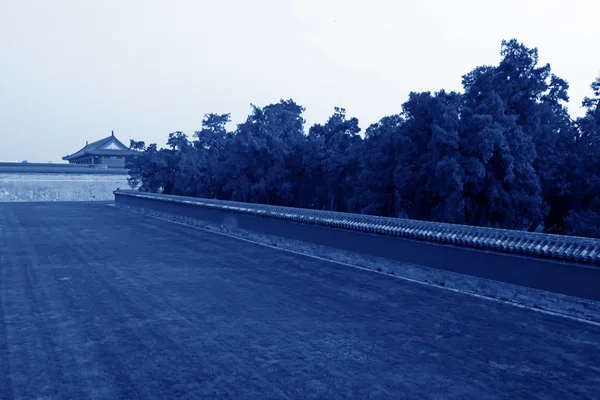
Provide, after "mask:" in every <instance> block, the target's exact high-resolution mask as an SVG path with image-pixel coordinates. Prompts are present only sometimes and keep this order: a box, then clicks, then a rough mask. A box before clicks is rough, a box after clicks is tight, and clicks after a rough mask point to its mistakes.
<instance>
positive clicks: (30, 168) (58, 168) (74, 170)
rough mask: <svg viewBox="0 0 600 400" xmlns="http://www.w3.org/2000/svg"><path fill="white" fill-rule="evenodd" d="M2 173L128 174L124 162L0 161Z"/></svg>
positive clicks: (0, 171)
mask: <svg viewBox="0 0 600 400" xmlns="http://www.w3.org/2000/svg"><path fill="white" fill-rule="evenodd" d="M0 173H15V174H19V173H27V174H39V173H49V174H100V175H127V174H128V173H127V170H126V169H125V168H123V163H122V162H121V163H120V164H119V165H109V166H107V165H82V164H67V163H57V164H53V163H14V162H0Z"/></svg>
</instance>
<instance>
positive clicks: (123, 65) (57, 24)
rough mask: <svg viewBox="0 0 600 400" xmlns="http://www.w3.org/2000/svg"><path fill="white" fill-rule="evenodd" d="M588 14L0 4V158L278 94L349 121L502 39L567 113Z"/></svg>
mask: <svg viewBox="0 0 600 400" xmlns="http://www.w3.org/2000/svg"><path fill="white" fill-rule="evenodd" d="M598 15H600V1H598V0H571V1H567V0H565V1H562V0H504V1H493V2H492V1H485V0H452V1H445V0H421V1H400V0H396V1H393V0H385V1H383V0H345V1H344V0H252V1H244V0H214V1H206V0H204V1H203V0H195V1H194V0H162V1H158V0H143V1H142V0H139V1H138V0H135V1H134V0H103V1H100V0H98V1H91V0H70V1H69V0H37V1H33V0H0V160H16V161H20V160H24V159H27V160H29V161H40V162H45V161H60V159H61V157H62V156H63V155H66V154H68V153H72V152H74V151H76V150H78V149H79V148H80V147H82V146H83V145H84V144H85V141H86V140H89V141H93V140H97V139H101V138H103V137H105V136H108V135H110V131H111V130H112V129H114V130H115V133H116V136H117V137H118V138H119V139H121V140H122V141H123V142H125V143H126V144H128V142H129V139H130V138H135V139H137V140H144V141H146V143H152V142H156V143H158V144H159V145H160V146H162V145H164V144H165V142H166V139H167V135H168V133H169V132H172V131H176V130H181V131H184V132H186V133H189V134H191V133H193V131H194V130H197V129H200V127H201V120H202V118H203V115H204V114H205V113H209V112H216V113H225V112H230V113H231V114H232V118H233V122H234V123H239V122H241V121H243V120H244V119H245V118H246V116H247V115H248V113H249V112H250V105H249V104H250V103H254V104H256V105H259V106H264V105H266V104H269V103H273V102H277V101H279V99H281V98H284V99H288V98H293V99H294V100H295V101H296V102H297V103H299V104H301V105H303V106H305V107H306V113H305V118H306V120H307V125H310V124H312V123H315V122H324V121H326V119H327V117H328V116H329V115H331V113H332V111H333V107H334V106H336V105H338V104H341V105H342V106H343V107H345V108H346V109H347V110H348V114H349V115H351V116H356V117H358V118H359V120H360V124H361V127H362V129H363V130H364V129H366V127H367V126H368V125H369V124H371V123H373V122H375V121H377V120H378V119H379V118H381V117H383V116H385V115H389V114H394V113H397V112H399V111H400V106H401V104H402V103H403V102H404V101H405V100H406V99H407V95H408V93H409V92H410V91H411V90H414V91H423V90H432V91H433V90H439V89H442V88H444V89H447V90H460V89H461V76H462V75H463V74H465V73H467V72H469V71H470V70H471V69H473V68H474V67H476V66H477V65H484V64H495V63H497V62H498V61H499V59H500V56H499V51H500V42H501V40H502V39H510V38H513V37H515V38H517V39H518V40H519V41H521V42H524V43H525V45H527V46H529V47H537V48H538V49H539V52H540V59H541V61H542V62H550V63H551V64H552V68H553V71H554V72H555V73H556V74H557V75H559V76H560V77H562V78H564V79H566V80H567V81H569V83H570V85H571V89H570V92H569V94H570V96H571V105H570V109H571V111H572V113H573V114H574V115H581V109H580V103H581V100H582V99H583V97H584V96H586V95H589V94H590V93H591V92H590V90H589V84H590V83H591V82H592V81H593V80H594V79H595V77H596V76H597V75H598V73H599V71H600V51H598V46H599V43H600V42H599V39H600V24H599V23H598ZM233 127H234V125H233V124H232V126H231V128H233Z"/></svg>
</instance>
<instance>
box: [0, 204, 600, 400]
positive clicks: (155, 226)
mask: <svg viewBox="0 0 600 400" xmlns="http://www.w3.org/2000/svg"><path fill="white" fill-rule="evenodd" d="M598 360H600V328H598V327H595V326H590V325H587V324H583V323H578V322H574V321H570V320H567V319H562V318H559V317H552V316H547V315H543V314H540V313H535V312H532V311H528V310H523V309H518V308H514V307H510V306H506V305H502V304H496V303H492V302H487V301H483V300H478V299H475V298H472V297H468V296H464V295H461V294H457V293H452V292H448V291H444V290H439V289H436V288H431V287H426V286H421V285H416V284H410V283H407V282H404V281H401V280H398V279H394V278H391V277H388V276H384V275H380V274H375V273H370V272H366V271H361V270H357V269H353V268H348V267H343V266H339V265H336V264H330V263H327V262H322V261H318V260H314V259H310V258H304V257H301V256H295V255H292V254H289V253H285V252H282V251H277V250H273V249H268V248H264V247H260V246H257V245H252V244H248V243H245V242H241V241H237V240H235V239H230V238H227V237H223V236H216V235H211V234H208V233H205V232H202V231H198V230H194V229H191V228H188V227H185V226H181V225H175V224H170V223H167V222H163V221H159V220H154V219H150V218H147V217H143V216H140V215H134V214H129V213H127V212H124V211H120V210H117V209H115V208H112V207H108V206H106V205H105V204H93V203H13V204H8V203H3V204H0V398H2V399H13V398H14V399H39V398H42V399H83V398H95V399H114V398H119V399H135V398H144V399H166V398H189V399H199V398H217V399H221V398H232V399H268V398H273V399H285V398H301V399H305V398H324V399H333V398H350V399H366V398H388V399H402V398H407V399H417V398H419V399H420V398H429V399H436V398H437V399H461V400H462V399H487V398H506V399H516V398H519V399H525V398H543V399H551V398H555V399H560V400H565V399H583V398H593V397H594V396H595V395H596V396H597V395H598V393H600V367H599V364H598Z"/></svg>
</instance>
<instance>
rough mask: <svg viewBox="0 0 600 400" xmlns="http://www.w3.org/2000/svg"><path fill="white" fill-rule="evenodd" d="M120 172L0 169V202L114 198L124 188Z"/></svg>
mask: <svg viewBox="0 0 600 400" xmlns="http://www.w3.org/2000/svg"><path fill="white" fill-rule="evenodd" d="M127 177H128V175H123V174H118V175H117V174H115V175H109V174H102V175H99V174H72V173H70V174H55V173H50V174H36V173H33V174H32V173H0V202H15V201H94V200H108V201H112V200H114V195H113V191H115V190H116V189H118V188H121V189H128V188H129V186H128V185H127Z"/></svg>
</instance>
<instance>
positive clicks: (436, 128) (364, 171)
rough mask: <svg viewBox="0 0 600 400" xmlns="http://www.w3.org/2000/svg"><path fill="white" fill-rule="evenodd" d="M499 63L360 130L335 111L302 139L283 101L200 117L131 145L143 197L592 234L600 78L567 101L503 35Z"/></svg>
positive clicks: (135, 182)
mask: <svg viewBox="0 0 600 400" xmlns="http://www.w3.org/2000/svg"><path fill="white" fill-rule="evenodd" d="M501 56H502V58H501V61H500V63H499V65H496V66H482V67H477V68H475V69H473V70H472V71H471V72H469V73H468V74H466V75H464V76H463V88H464V91H463V92H462V93H456V92H447V91H444V90H440V91H439V92H435V93H431V92H423V93H414V92H413V93H410V95H409V98H408V100H407V101H406V102H405V103H404V104H403V105H402V110H401V112H400V113H399V114H397V115H391V116H386V117H384V118H382V119H381V120H380V121H379V122H377V123H375V124H373V125H371V126H369V127H368V128H367V129H366V131H365V133H364V135H361V134H360V132H361V129H360V128H359V123H358V120H357V119H356V118H348V117H346V116H345V114H344V113H341V112H338V111H336V112H335V113H334V114H333V115H332V116H331V117H330V118H329V120H328V121H327V122H326V123H324V124H316V125H314V126H311V127H310V128H309V129H308V133H305V126H304V125H305V121H304V119H303V117H302V113H303V111H304V108H303V107H302V106H300V105H298V104H296V103H295V102H294V101H293V100H291V99H290V100H281V101H280V102H279V103H275V104H270V105H267V106H266V107H263V108H261V107H257V106H254V105H253V106H252V113H251V114H250V115H249V116H248V118H247V119H246V121H245V122H243V123H241V124H239V125H238V126H237V129H236V130H235V131H234V132H228V131H227V130H226V124H227V123H228V122H229V121H230V116H229V114H223V115H218V114H207V115H205V118H204V120H203V121H202V129H201V130H200V131H197V132H195V133H194V134H193V137H192V138H191V139H190V138H188V136H187V135H186V134H184V133H182V132H173V133H171V134H170V135H169V138H168V141H167V145H168V147H167V148H162V149H159V148H158V147H157V145H156V144H151V145H149V146H146V145H145V144H144V143H143V142H136V141H134V140H132V141H131V148H132V149H135V150H138V152H139V154H138V156H136V157H131V158H129V159H128V161H127V168H129V171H130V179H129V182H130V185H131V186H132V187H135V188H139V189H140V190H142V191H149V192H160V193H167V194H177V195H185V196H199V197H209V198H218V199H231V200H237V201H246V202H256V203H264V204H275V205H286V206H293V207H305V208H317V209H326V210H334V211H349V212H358V213H368V214H373V215H383V216H394V217H405V218H411V219H420V220H430V221H443V222H451V223H462V224H470V225H479V226H490V227H501V228H508V229H522V230H536V229H540V228H542V227H543V229H544V230H545V231H546V232H552V233H561V234H573V235H585V236H594V237H600V163H599V162H598V160H600V107H599V102H600V77H599V78H598V79H596V81H594V82H593V83H592V85H591V87H592V92H593V96H592V97H589V98H586V99H585V101H584V102H583V106H584V107H585V109H586V110H587V111H586V114H585V116H583V117H581V118H578V119H577V120H573V119H572V118H571V117H570V115H569V113H568V112H567V109H566V106H565V105H566V103H567V102H568V100H569V98H568V95H567V90H568V84H567V82H566V81H565V80H563V79H561V78H559V77H557V76H556V75H554V74H553V73H552V71H551V68H550V65H548V64H546V65H539V61H538V52H537V49H531V48H527V47H525V46H524V45H523V44H521V43H519V42H518V41H516V40H514V39H513V40H510V41H503V42H502V48H501Z"/></svg>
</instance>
